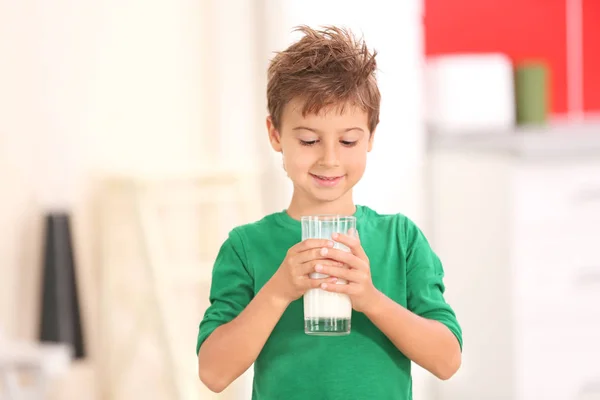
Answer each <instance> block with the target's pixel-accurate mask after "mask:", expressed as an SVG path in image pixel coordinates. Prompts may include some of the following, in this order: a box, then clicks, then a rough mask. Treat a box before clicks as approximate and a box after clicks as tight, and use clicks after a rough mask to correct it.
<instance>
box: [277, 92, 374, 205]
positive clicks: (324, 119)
mask: <svg viewBox="0 0 600 400" xmlns="http://www.w3.org/2000/svg"><path fill="white" fill-rule="evenodd" d="M267 127H268V130H269V139H270V142H271V146H272V147H273V149H274V150H275V151H277V152H281V153H282V154H283V165H284V168H285V170H286V172H287V174H288V176H289V177H290V179H291V180H292V182H293V184H294V194H295V195H300V196H302V197H304V199H303V200H305V201H308V202H309V203H323V202H333V201H336V200H338V199H341V198H343V197H344V195H346V194H348V193H349V192H350V191H351V189H352V188H353V187H354V185H356V183H357V182H358V181H359V180H360V179H361V178H362V176H363V174H364V172H365V167H366V162H367V153H368V152H369V151H371V147H372V146H373V136H374V135H373V134H372V133H370V132H369V128H368V115H367V113H366V112H365V111H363V110H361V109H360V108H358V107H354V106H350V105H347V106H345V107H344V110H343V112H342V113H340V111H339V109H338V108H330V109H326V110H322V111H321V112H319V114H318V115H315V114H308V115H307V116H306V117H303V116H302V102H301V101H300V100H293V101H291V102H290V103H288V104H287V105H286V106H285V108H284V110H283V113H282V116H281V123H280V131H278V130H276V129H275V127H274V126H273V124H272V122H271V119H270V117H269V118H268V119H267ZM373 133H374V132H373Z"/></svg>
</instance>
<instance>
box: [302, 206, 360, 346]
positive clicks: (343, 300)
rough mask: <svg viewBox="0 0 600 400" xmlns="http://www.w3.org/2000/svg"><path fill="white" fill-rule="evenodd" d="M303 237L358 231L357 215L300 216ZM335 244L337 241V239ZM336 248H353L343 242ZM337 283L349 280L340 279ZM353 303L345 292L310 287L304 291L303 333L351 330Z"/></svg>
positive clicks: (313, 275) (333, 333) (332, 333)
mask: <svg viewBox="0 0 600 400" xmlns="http://www.w3.org/2000/svg"><path fill="white" fill-rule="evenodd" d="M301 222H302V240H305V239H332V238H331V235H332V234H333V233H344V234H350V233H351V232H350V230H351V229H352V232H356V218H355V217H353V216H344V215H315V216H305V217H302V218H301ZM334 243H335V242H334ZM334 247H335V248H338V249H340V250H344V251H350V249H348V247H346V246H344V245H343V244H341V243H335V245H334ZM310 277H311V278H313V279H314V278H319V279H320V278H327V277H328V275H325V274H321V273H318V272H314V273H311V274H310ZM337 284H338V285H345V284H347V282H346V281H345V280H343V279H338V281H337ZM351 316H352V303H351V302H350V298H349V297H348V296H347V295H345V294H342V293H332V292H327V291H325V290H323V289H310V290H308V291H307V292H306V293H305V294H304V332H305V333H306V334H308V335H321V336H341V335H348V334H349V333H350V323H351Z"/></svg>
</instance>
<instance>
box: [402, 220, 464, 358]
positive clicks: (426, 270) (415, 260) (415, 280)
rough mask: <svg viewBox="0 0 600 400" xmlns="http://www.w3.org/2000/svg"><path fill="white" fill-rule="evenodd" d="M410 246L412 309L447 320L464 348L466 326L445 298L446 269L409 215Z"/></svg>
mask: <svg viewBox="0 0 600 400" xmlns="http://www.w3.org/2000/svg"><path fill="white" fill-rule="evenodd" d="M404 231H405V239H406V243H407V244H408V247H407V272H406V280H407V297H408V299H407V302H408V309H409V310H410V311H412V312H413V313H415V314H417V315H419V316H421V317H423V318H427V319H431V320H435V321H438V322H441V323H442V324H444V325H445V326H446V327H448V329H450V331H451V332H452V333H453V334H454V336H456V339H457V340H458V342H459V344H460V348H461V350H462V346H463V340H462V329H461V327H460V325H459V323H458V321H457V318H456V315H455V312H454V310H453V309H452V308H451V307H450V305H449V304H448V303H447V302H446V300H445V299H444V291H445V289H446V288H445V286H444V281H443V280H444V269H443V267H442V263H441V261H440V259H439V257H438V256H437V255H436V254H435V253H434V251H433V250H432V249H431V247H430V245H429V243H428V241H427V239H426V238H425V236H424V235H423V233H422V232H421V230H420V229H419V228H418V227H417V226H416V225H415V224H414V223H413V222H411V221H410V220H408V219H407V222H406V227H405V230H404Z"/></svg>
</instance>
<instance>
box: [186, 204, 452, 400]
mask: <svg viewBox="0 0 600 400" xmlns="http://www.w3.org/2000/svg"><path fill="white" fill-rule="evenodd" d="M355 216H356V218H357V230H358V232H359V234H360V238H361V243H362V246H363V248H364V249H365V252H366V254H367V256H368V257H369V261H370V265H371V275H372V278H373V284H374V285H375V287H376V288H377V289H378V290H379V291H381V292H382V293H384V294H385V295H387V296H388V297H389V298H391V299H393V300H394V301H396V302H397V303H399V304H401V305H402V306H404V307H406V308H407V309H409V310H410V311H412V312H414V313H415V314H418V315H420V316H422V317H424V318H429V319H433V320H437V321H440V322H441V323H443V324H445V325H446V326H447V327H448V328H449V329H450V330H451V331H452V333H454V335H455V336H456V338H457V339H458V341H459V343H460V346H461V348H462V332H461V328H460V326H459V324H458V322H457V320H456V316H455V314H454V312H453V310H452V309H451V308H450V306H449V305H448V304H447V303H446V301H445V300H444V297H443V293H444V284H443V282H442V279H443V276H444V272H443V269H442V264H441V263H440V260H439V259H438V257H437V256H436V255H435V254H434V252H433V251H432V250H431V248H430V246H429V244H428V242H427V240H426V239H425V237H424V236H423V234H422V232H421V231H420V230H419V228H417V227H416V226H415V224H414V223H413V222H412V221H411V220H410V219H408V218H407V217H405V216H403V215H401V214H395V215H380V214H377V213H376V212H375V211H373V210H371V209H370V208H368V207H365V206H357V208H356V213H355ZM300 240H301V225H300V221H297V220H294V219H292V218H291V217H290V216H289V215H288V214H287V213H286V212H280V213H275V214H271V215H268V216H266V217H265V218H263V219H262V220H260V221H258V222H255V223H252V224H248V225H244V226H240V227H237V228H235V229H233V230H232V231H231V232H230V234H229V238H228V239H227V240H226V241H225V243H224V244H223V245H222V247H221V250H220V252H219V255H218V256H217V259H216V261H215V265H214V269H213V276H212V286H211V290H210V302H211V305H210V307H209V308H208V309H207V311H206V313H205V315H204V319H203V320H202V322H201V323H200V330H199V335H198V343H197V346H196V353H198V351H199V349H200V346H201V344H202V343H203V342H204V340H206V338H207V337H208V336H209V335H210V334H211V333H212V332H213V331H214V330H215V329H216V328H217V327H218V326H220V325H222V324H225V323H227V322H229V321H231V320H232V319H234V318H235V317H236V316H237V315H238V314H239V313H240V312H241V311H242V310H243V309H244V307H246V305H247V304H248V303H249V302H250V300H252V298H253V296H254V295H255V294H256V293H257V292H258V291H259V290H260V289H261V287H262V286H263V285H264V284H265V283H266V282H267V281H268V280H269V279H270V278H271V277H272V276H273V274H274V273H275V271H276V270H277V268H278V267H279V266H280V265H281V263H282V261H283V260H284V258H285V256H286V252H287V250H288V249H289V248H290V247H292V246H293V245H295V244H296V243H298V242H300ZM351 321H352V322H351V324H352V328H351V329H352V331H351V333H350V334H349V335H347V336H337V337H323V336H309V335H306V334H305V333H304V309H303V302H302V298H300V299H298V300H296V301H294V302H293V303H291V304H290V305H289V307H288V308H287V310H286V311H285V312H284V314H283V315H282V317H281V319H280V320H279V322H278V324H277V325H276V327H275V329H274V330H273V332H272V333H271V336H270V337H269V339H268V340H267V342H266V344H265V346H264V348H263V349H262V351H261V353H260V355H259V356H258V358H257V359H256V362H255V363H254V385H253V390H252V400H283V399H285V400H296V399H298V400H306V399H320V400H338V399H339V400H354V399H356V400H370V399H377V400H386V399H390V400H392V399H393V400H408V399H412V380H411V363H410V360H409V359H408V358H406V357H405V356H404V354H402V353H401V352H400V351H399V350H398V349H397V348H396V347H395V346H394V345H393V344H392V342H391V341H390V340H389V339H388V338H387V337H386V336H385V335H384V334H383V333H382V332H381V331H380V330H379V329H378V328H377V327H376V326H375V325H374V324H373V323H371V321H370V320H369V319H368V318H367V317H366V316H365V315H364V314H363V313H359V312H356V311H354V310H353V312H352V320H351Z"/></svg>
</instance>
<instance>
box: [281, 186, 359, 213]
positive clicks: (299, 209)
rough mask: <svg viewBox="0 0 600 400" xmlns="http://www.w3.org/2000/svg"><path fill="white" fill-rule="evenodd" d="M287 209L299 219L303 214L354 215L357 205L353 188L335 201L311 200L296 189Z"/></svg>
mask: <svg viewBox="0 0 600 400" xmlns="http://www.w3.org/2000/svg"><path fill="white" fill-rule="evenodd" d="M286 211H287V214H288V215H289V216H290V217H292V218H294V219H297V220H299V219H300V217H302V216H303V215H321V214H340V215H352V214H354V213H355V212H356V206H355V205H354V201H353V199H352V191H351V190H350V191H348V193H346V194H344V195H343V196H342V197H340V198H339V199H336V200H333V201H314V200H312V201H311V199H307V198H305V197H304V196H300V195H299V194H297V192H296V191H294V194H293V195H292V200H291V202H290V205H289V207H288V208H287V210H286Z"/></svg>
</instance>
